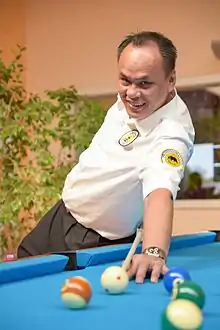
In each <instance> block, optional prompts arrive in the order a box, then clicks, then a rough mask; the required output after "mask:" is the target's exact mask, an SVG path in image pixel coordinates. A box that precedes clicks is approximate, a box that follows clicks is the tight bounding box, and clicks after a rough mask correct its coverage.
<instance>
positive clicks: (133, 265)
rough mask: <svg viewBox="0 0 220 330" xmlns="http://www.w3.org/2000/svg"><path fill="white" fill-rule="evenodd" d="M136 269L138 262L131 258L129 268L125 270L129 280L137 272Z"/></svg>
mask: <svg viewBox="0 0 220 330" xmlns="http://www.w3.org/2000/svg"><path fill="white" fill-rule="evenodd" d="M137 267H138V261H137V259H136V258H135V257H133V259H132V261H131V264H130V267H129V268H128V270H127V274H128V277H129V278H132V277H134V276H135V274H136V272H137Z"/></svg>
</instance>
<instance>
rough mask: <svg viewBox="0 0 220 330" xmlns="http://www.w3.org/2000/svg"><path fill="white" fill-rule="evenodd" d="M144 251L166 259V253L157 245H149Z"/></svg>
mask: <svg viewBox="0 0 220 330" xmlns="http://www.w3.org/2000/svg"><path fill="white" fill-rule="evenodd" d="M142 253H143V254H147V255H149V256H154V257H157V258H161V259H163V260H166V253H165V252H164V251H163V250H162V249H160V248H158V247H156V246H152V247H148V248H146V249H144V250H143V252H142Z"/></svg>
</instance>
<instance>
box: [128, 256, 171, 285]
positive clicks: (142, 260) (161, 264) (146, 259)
mask: <svg viewBox="0 0 220 330" xmlns="http://www.w3.org/2000/svg"><path fill="white" fill-rule="evenodd" d="M168 270H169V269H168V267H167V266H166V263H165V261H164V260H163V259H161V258H158V257H155V256H150V255H147V254H135V255H134V256H133V258H132V261H131V264H130V266H129V268H128V269H127V273H128V276H129V278H133V277H135V278H136V282H137V283H143V282H144V279H145V277H146V274H147V273H148V272H151V276H150V280H151V282H154V283H157V282H158V280H159V278H160V276H161V275H164V274H165V273H167V272H168Z"/></svg>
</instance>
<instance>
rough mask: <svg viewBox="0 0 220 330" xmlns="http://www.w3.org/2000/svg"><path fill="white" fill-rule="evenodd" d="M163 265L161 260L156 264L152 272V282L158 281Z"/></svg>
mask: <svg viewBox="0 0 220 330" xmlns="http://www.w3.org/2000/svg"><path fill="white" fill-rule="evenodd" d="M162 266H163V265H162V263H161V262H160V261H158V262H156V263H155V264H154V266H153V269H152V272H151V282H153V283H157V282H158V280H159V278H160V275H161V271H162Z"/></svg>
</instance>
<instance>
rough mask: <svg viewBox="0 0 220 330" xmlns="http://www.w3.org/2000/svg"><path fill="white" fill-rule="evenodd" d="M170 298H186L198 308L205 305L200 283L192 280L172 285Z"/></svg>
mask: <svg viewBox="0 0 220 330" xmlns="http://www.w3.org/2000/svg"><path fill="white" fill-rule="evenodd" d="M172 299H173V300H174V299H187V300H191V301H192V302H194V303H195V304H196V305H197V306H198V307H199V308H201V309H202V308H203V307H204V305H205V292H204V290H203V289H202V287H201V286H200V285H198V284H197V283H195V282H193V281H184V282H183V283H179V284H177V285H174V288H173V292H172Z"/></svg>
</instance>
